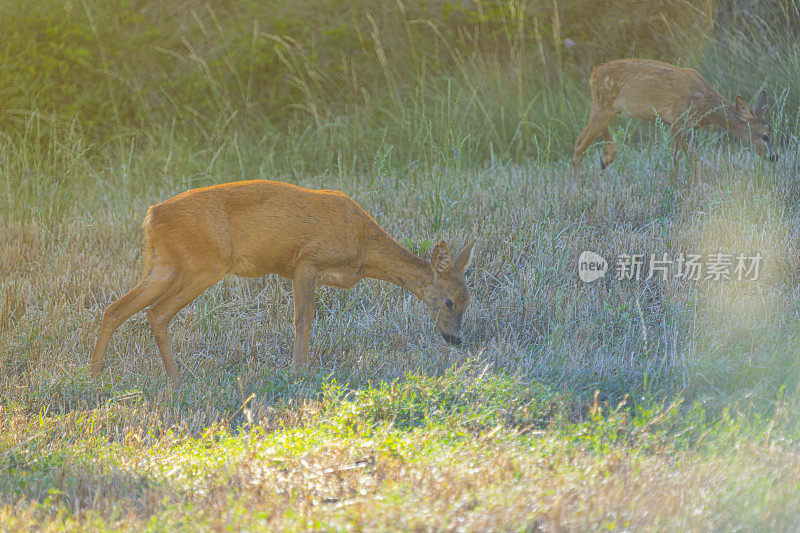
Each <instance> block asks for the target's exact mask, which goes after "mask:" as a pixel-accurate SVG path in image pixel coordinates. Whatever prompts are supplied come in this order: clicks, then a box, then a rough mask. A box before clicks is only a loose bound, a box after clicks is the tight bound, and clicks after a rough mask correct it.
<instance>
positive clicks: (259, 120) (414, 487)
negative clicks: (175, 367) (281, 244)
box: [0, 0, 800, 531]
mask: <svg viewBox="0 0 800 533" xmlns="http://www.w3.org/2000/svg"><path fill="white" fill-rule="evenodd" d="M734 4H735V5H736V7H735V8H732V7H730V5H728V4H720V5H716V4H715V3H714V2H705V3H694V2H680V1H671V2H664V3H660V7H658V6H657V7H653V6H655V3H653V6H651V5H650V4H648V3H640V4H637V6H638V7H635V8H630V9H628V10H624V9H622V8H620V10H619V12H616V11H614V9H613V8H609V12H608V13H606V14H605V16H604V17H601V18H600V19H592V20H587V19H586V16H585V10H586V9H587V7H586V6H587V5H588V3H587V2H574V3H572V2H570V3H569V4H564V5H559V4H556V3H553V2H528V3H522V2H512V3H507V4H502V5H501V4H495V3H476V4H474V5H473V4H469V5H467V4H462V3H458V4H449V3H444V2H442V3H435V2H431V3H409V4H404V3H401V2H375V3H372V2H364V3H358V2H355V3H352V5H349V6H347V7H343V6H342V4H340V3H338V2H321V3H314V2H275V3H274V5H273V6H272V7H271V9H270V10H266V8H264V6H263V5H262V3H260V2H247V1H241V2H219V3H214V4H213V7H212V5H211V4H208V3H205V2H200V1H189V2H174V1H171V0H160V1H156V2H150V3H140V2H134V1H131V2H123V3H112V2H104V1H102V0H85V1H83V2H71V1H68V0H47V1H45V2H41V3H39V4H38V7H37V8H36V9H28V8H29V4H28V3H27V2H23V1H21V0H19V1H15V0H12V1H9V2H5V3H3V4H0V21H9V20H10V21H13V22H14V23H13V24H0V38H2V43H4V46H2V47H0V299H1V301H0V472H2V476H0V526H1V527H2V528H3V529H8V530H18V529H23V528H29V529H34V530H60V529H90V530H106V529H107V530H111V529H132V530H142V529H151V530H173V529H193V530H194V529H213V530H217V529H250V530H365V529H366V530H467V531H484V530H515V531H516V530H524V531H536V530H544V531H549V530H562V529H564V530H598V529H606V530H748V531H750V530H786V531H792V530H796V529H797V528H798V526H800V523H799V522H800V518H798V517H799V516H800V506H798V504H797V502H798V501H800V448H798V438H800V424H799V423H800V418H798V415H797V411H798V402H800V359H798V353H800V352H799V351H798V348H800V315H799V314H798V309H799V308H800V307H799V304H800V278H798V274H799V273H800V272H799V271H798V266H797V265H798V264H800V246H798V242H799V241H798V239H799V238H800V235H798V233H799V232H800V230H798V228H799V227H800V211H799V210H798V208H797V206H798V201H800V185H798V180H797V176H798V173H799V171H800V159H798V151H797V140H798V135H799V134H800V122H799V121H800V113H798V109H800V106H799V104H800V93H798V84H797V81H798V79H800V57H799V56H798V55H797V54H798V51H797V50H798V47H797V42H796V38H794V37H793V33H792V31H794V28H796V27H797V23H798V21H800V16H798V11H797V5H796V4H795V3H794V2H784V1H774V2H766V3H764V2H762V3H760V4H757V3H750V2H736V3H734ZM611 29H613V30H614V31H610V30H611ZM570 43H572V44H570ZM628 55H632V56H639V57H656V58H659V59H665V60H669V61H673V62H675V63H678V64H681V65H687V66H693V67H694V68H697V69H698V70H699V71H700V72H701V73H702V74H703V75H704V76H705V77H706V79H708V80H709V81H710V82H711V83H712V84H713V85H715V86H716V87H717V88H718V89H719V90H720V91H721V92H722V93H723V94H724V95H726V96H727V97H732V96H735V95H736V94H737V93H741V94H743V95H744V96H745V97H746V98H747V99H748V100H749V101H750V102H751V103H752V101H753V97H754V96H755V94H757V92H758V91H760V90H761V89H766V90H767V91H768V95H769V98H770V102H771V105H770V108H769V110H768V117H769V118H770V120H771V121H772V123H773V126H774V128H775V131H776V139H777V143H778V145H779V150H780V152H781V157H780V159H779V160H778V161H777V162H776V163H774V164H773V163H769V162H767V161H764V160H761V159H759V158H757V157H756V156H755V155H754V154H752V153H751V152H749V151H748V150H747V147H742V146H741V145H740V144H739V143H738V142H737V141H735V140H731V139H730V138H729V137H728V136H726V135H725V134H723V133H722V132H718V131H712V132H703V133H698V134H697V136H696V138H695V143H696V146H697V147H698V149H699V151H700V154H701V162H700V167H699V168H700V175H699V178H700V179H699V180H698V179H697V176H695V169H694V168H686V165H685V164H683V162H682V161H679V162H678V165H677V169H676V170H677V173H678V178H677V181H675V182H674V183H673V182H670V180H669V178H668V176H669V174H670V172H671V171H672V169H673V167H672V165H673V162H672V160H671V159H670V157H669V148H668V143H669V134H668V131H667V130H666V128H664V127H663V125H660V124H657V123H656V124H651V125H644V124H641V123H638V122H636V121H626V120H619V121H617V122H615V123H614V125H613V127H612V134H613V135H614V138H615V140H616V141H617V142H618V145H619V147H620V154H619V156H618V158H617V160H616V161H615V162H614V164H613V165H612V166H611V167H609V168H608V169H606V170H605V171H603V172H602V173H601V172H600V168H599V164H598V161H597V159H598V158H597V154H598V153H599V151H600V149H601V146H600V143H599V142H598V143H597V145H596V146H594V147H592V148H590V150H589V152H588V153H587V158H586V160H585V162H584V168H583V175H582V177H581V179H580V180H579V181H577V182H576V181H575V180H574V179H573V178H572V175H571V168H570V164H569V160H570V158H571V148H572V143H573V142H574V139H575V138H576V137H577V135H578V133H579V132H580V130H581V128H582V126H583V125H584V123H585V120H586V117H587V115H588V89H587V87H586V79H587V77H588V73H589V72H590V70H591V66H592V65H594V64H597V63H598V62H600V61H603V60H607V59H612V58H615V57H622V56H628ZM251 178H264V179H277V180H281V181H288V182H291V183H295V184H297V185H302V186H306V187H313V188H332V189H339V190H342V191H344V192H346V193H347V194H348V195H350V196H351V197H352V198H353V199H354V200H356V201H357V202H358V203H359V204H360V205H362V206H363V207H364V209H365V210H366V211H367V212H368V213H370V214H371V215H372V216H373V217H374V218H375V220H376V221H377V222H378V223H379V224H381V225H382V226H383V227H384V228H385V229H386V230H387V231H388V232H389V233H390V234H391V235H392V236H394V237H395V238H396V239H397V240H398V242H400V243H401V244H403V245H404V246H406V247H407V248H409V249H410V250H412V251H414V252H415V253H418V254H420V255H421V256H424V257H427V256H428V255H429V253H430V250H431V248H432V245H434V244H435V243H437V242H438V241H439V240H440V239H444V240H446V241H447V242H448V243H449V244H450V245H451V246H452V247H453V248H460V246H462V245H463V244H464V243H465V242H467V240H468V239H470V238H474V237H478V239H479V241H478V245H477V248H476V255H475V259H474V261H473V264H472V267H471V268H470V270H469V271H468V273H467V280H468V284H469V286H470V288H471V291H472V303H471V305H470V307H469V310H468V312H467V314H466V315H465V323H464V327H463V334H464V338H463V340H464V343H463V344H462V346H461V347H460V348H453V347H451V346H449V345H446V344H445V343H444V342H443V341H442V340H441V338H440V337H439V335H438V333H437V332H436V331H435V329H434V328H433V326H432V325H431V322H430V318H429V315H428V311H427V310H426V309H425V308H424V306H423V304H421V303H420V302H418V301H416V300H415V299H414V298H413V297H412V296H411V295H410V294H409V293H407V292H404V291H402V290H401V289H399V288H397V287H395V286H393V285H388V284H385V283H381V282H377V281H371V280H364V281H362V282H360V283H359V284H358V285H357V286H356V287H354V288H353V289H352V290H349V291H343V290H336V289H331V288H319V289H318V291H317V315H316V320H315V323H314V326H313V329H312V341H311V358H312V363H313V364H312V367H311V368H310V369H309V370H308V371H307V372H306V373H304V374H303V375H301V376H299V377H294V376H292V375H291V374H290V373H289V365H290V359H291V350H292V340H293V326H292V312H293V311H292V297H291V282H290V281H287V280H284V279H281V278H278V277H275V276H272V277H266V278H259V279H244V278H233V277H231V278H225V279H224V280H223V281H221V282H220V283H218V284H217V285H215V286H214V287H212V288H211V289H209V290H208V291H207V292H205V293H204V294H203V295H201V296H200V297H199V298H198V299H197V300H196V301H195V302H193V303H192V304H191V305H189V306H188V307H187V308H186V309H184V310H183V311H181V312H180V313H179V314H178V316H177V317H176V318H175V320H174V321H173V322H172V326H171V328H170V331H171V335H172V343H173V347H174V348H175V351H176V356H177V358H178V361H179V366H180V372H181V377H182V383H181V385H180V386H179V387H175V388H173V387H170V386H169V385H168V380H167V379H166V376H165V374H164V369H163V366H162V363H161V359H160V357H159V356H158V353H157V349H156V346H155V343H154V341H153V338H152V334H151V332H150V328H149V325H148V324H147V320H146V318H145V316H144V314H143V313H140V314H138V315H135V316H134V317H133V318H131V319H130V320H129V321H128V322H126V323H125V324H124V325H123V326H122V327H121V328H120V329H119V330H118V331H117V333H116V335H115V336H114V339H113V340H112V342H111V345H110V347H109V351H108V353H107V355H106V358H105V360H104V366H103V373H102V375H101V376H100V378H99V379H92V378H90V377H89V375H88V368H87V366H88V357H89V353H90V351H91V348H92V346H93V343H94V340H95V336H96V334H97V329H98V327H99V324H100V320H101V318H102V313H103V310H104V309H105V307H106V306H107V305H108V304H109V303H111V302H112V301H114V300H115V299H116V298H118V297H119V296H121V295H122V294H124V293H125V292H126V291H127V290H128V289H129V288H131V287H132V286H133V285H134V284H135V283H136V281H137V279H138V276H139V274H140V270H141V245H142V234H141V229H140V226H141V222H142V218H143V217H144V213H145V211H146V209H147V207H148V206H149V205H151V204H153V203H155V202H158V201H161V200H163V199H165V198H168V197H169V196H172V195H174V194H176V193H178V192H182V191H184V190H186V189H188V188H191V187H196V186H203V185H209V184H213V183H223V182H227V181H234V180H238V179H251ZM585 250H590V251H594V252H597V253H599V254H600V255H602V256H603V257H605V258H607V259H611V258H613V257H616V256H619V255H620V254H632V253H643V254H651V253H652V254H661V253H668V254H675V253H678V252H680V251H684V252H693V253H701V254H710V253H716V252H723V253H730V254H738V253H746V254H755V253H760V254H761V255H762V256H763V258H764V260H763V268H762V270H761V272H760V273H759V276H758V279H757V280H741V281H738V280H721V281H713V280H700V281H697V282H693V281H687V280H676V279H673V278H668V279H666V280H665V279H661V278H660V277H658V276H656V277H653V278H650V279H640V280H616V279H613V278H612V277H610V276H607V277H605V278H603V279H601V280H598V281H595V282H593V283H583V282H581V281H580V280H579V279H578V276H577V265H576V261H577V258H578V256H579V255H580V253H581V252H583V251H585Z"/></svg>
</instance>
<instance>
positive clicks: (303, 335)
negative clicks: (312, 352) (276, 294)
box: [292, 269, 317, 374]
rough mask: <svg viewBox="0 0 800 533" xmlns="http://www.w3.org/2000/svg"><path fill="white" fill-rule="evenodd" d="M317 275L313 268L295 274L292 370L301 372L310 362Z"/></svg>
mask: <svg viewBox="0 0 800 533" xmlns="http://www.w3.org/2000/svg"><path fill="white" fill-rule="evenodd" d="M316 286H317V282H316V276H315V275H314V272H313V271H312V270H310V269H309V270H305V271H301V272H298V273H297V274H296V275H295V278H294V282H293V287H292V293H293V295H294V350H293V351H292V372H293V373H295V374H297V373H299V372H300V371H301V370H302V369H303V368H304V367H305V366H306V365H307V364H308V350H309V344H310V342H311V324H312V323H313V322H314V291H315V290H316Z"/></svg>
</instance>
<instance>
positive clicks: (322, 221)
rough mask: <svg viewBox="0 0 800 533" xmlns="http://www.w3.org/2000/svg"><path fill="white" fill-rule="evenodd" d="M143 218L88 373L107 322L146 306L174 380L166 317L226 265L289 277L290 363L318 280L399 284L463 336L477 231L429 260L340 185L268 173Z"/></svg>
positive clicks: (454, 339)
mask: <svg viewBox="0 0 800 533" xmlns="http://www.w3.org/2000/svg"><path fill="white" fill-rule="evenodd" d="M142 227H143V228H144V232H145V261H144V274H143V276H142V279H141V281H140V282H139V284H138V285H136V286H135V287H134V288H133V289H131V290H130V292H128V293H127V294H125V295H124V296H123V297H122V298H120V299H119V300H117V301H115V302H114V303H112V304H111V305H109V306H108V308H107V309H106V311H105V314H104V316H103V323H102V325H101V326H100V332H99V334H98V336H97V344H96V345H95V348H94V353H93V354H92V360H91V366H90V368H91V372H92V375H94V376H97V375H98V374H99V372H100V363H101V361H102V360H103V355H104V353H105V351H106V347H107V346H108V342H109V340H110V339H111V335H112V334H113V333H114V331H115V330H116V329H117V328H118V327H119V326H120V324H122V323H123V322H124V321H125V320H127V319H128V318H130V317H131V316H132V315H133V314H134V313H136V312H138V311H140V310H142V309H144V308H145V307H148V306H149V308H148V310H147V319H148V320H149V322H150V327H151V329H152V330H153V335H154V336H155V339H156V343H157V344H158V349H159V351H160V352H161V358H162V360H163V361H164V367H165V369H166V371H167V375H168V376H169V378H170V380H171V381H172V382H173V383H174V384H177V382H178V366H177V364H176V362H175V357H174V356H173V354H172V349H171V348H170V342H169V337H168V336H167V326H168V325H169V322H170V320H172V317H173V316H175V314H176V313H177V312H178V311H179V310H181V309H182V308H183V307H184V306H186V305H187V304H188V303H190V302H191V301H192V300H194V299H195V298H197V296H199V295H200V293H202V292H203V291H205V290H206V289H207V288H208V287H210V286H211V285H213V284H214V283H216V282H217V281H219V280H220V279H221V278H222V277H223V276H224V275H225V274H228V273H230V274H236V275H239V276H250V277H261V276H265V275H267V274H278V275H280V276H283V277H285V278H289V279H291V280H293V292H294V331H295V339H294V352H293V356H292V369H293V371H295V372H297V371H299V370H300V369H301V368H302V367H304V366H305V365H306V363H307V362H308V349H309V341H310V335H311V322H312V321H313V318H314V289H315V287H316V286H317V285H330V286H334V287H342V288H345V289H349V288H351V287H352V286H353V285H355V284H356V282H357V281H358V280H360V279H361V278H375V279H380V280H384V281H389V282H391V283H394V284H396V285H400V286H401V287H404V288H406V289H408V290H409V291H411V293H412V294H413V295H414V296H416V297H417V298H419V299H420V300H422V301H423V302H424V303H425V304H427V306H428V308H429V309H430V310H431V312H432V314H433V317H434V320H435V321H436V328H437V329H438V330H439V332H440V333H441V334H442V337H444V339H445V340H446V341H447V342H448V343H451V344H460V343H461V319H462V317H463V316H464V311H465V310H466V308H467V305H469V291H468V289H467V285H466V283H465V281H464V271H465V270H466V269H467V267H468V266H469V264H470V261H471V260H472V251H473V248H474V245H475V241H474V240H473V241H472V242H470V243H469V244H467V246H466V247H464V249H463V250H461V252H459V254H458V255H457V256H456V257H455V259H452V258H451V255H450V250H449V249H448V247H447V244H445V243H444V242H442V243H440V244H438V245H436V247H435V248H434V249H433V255H432V258H431V262H430V263H428V262H427V261H425V260H423V259H420V258H419V257H417V256H416V255H414V254H412V253H411V252H409V251H408V250H406V249H405V248H403V247H402V246H400V245H399V244H397V242H395V241H394V239H392V238H391V237H390V236H389V235H388V234H387V233H386V232H385V231H384V230H383V229H382V228H381V227H380V226H378V224H377V223H376V222H375V221H374V220H373V219H372V217H370V216H369V215H368V214H367V213H366V212H364V210H363V209H361V207H360V206H359V205H358V204H357V203H355V202H354V201H353V200H351V199H350V198H349V197H348V196H346V195H345V194H343V193H341V192H338V191H325V190H319V191H317V190H310V189H303V188H301V187H296V186H294V185H289V184H287V183H280V182H276V181H265V180H254V181H241V182H237V183H227V184H224V185H216V186H212V187H205V188H201V189H194V190H191V191H187V192H185V193H182V194H179V195H177V196H175V197H173V198H170V199H169V200H166V201H164V202H161V203H159V204H156V205H154V206H151V207H150V209H149V210H148V211H147V215H146V216H145V219H144V224H143V225H142Z"/></svg>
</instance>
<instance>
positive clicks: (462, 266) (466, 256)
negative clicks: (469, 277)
mask: <svg viewBox="0 0 800 533" xmlns="http://www.w3.org/2000/svg"><path fill="white" fill-rule="evenodd" d="M477 240H478V239H472V241H470V242H469V243H468V244H467V245H466V246H465V247H464V248H462V249H461V251H460V252H458V255H457V256H456V260H455V261H453V268H454V269H456V270H458V271H459V272H461V273H462V274H463V273H464V272H465V271H466V270H467V268H468V267H469V265H470V263H472V252H473V251H474V250H475V242H477Z"/></svg>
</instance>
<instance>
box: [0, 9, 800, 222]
mask: <svg viewBox="0 0 800 533" xmlns="http://www.w3.org/2000/svg"><path fill="white" fill-rule="evenodd" d="M587 5H588V4H586V3H585V2H574V3H569V4H563V5H560V4H557V3H555V2H549V1H544V0H542V1H534V2H510V3H495V2H478V3H475V4H450V3H447V2H441V3H430V4H427V3H426V4H418V3H403V2H399V1H397V2H391V1H382V2H357V3H348V4H341V3H339V2H324V3H318V2H288V1H287V2H270V3H269V5H267V4H263V3H261V2H255V1H243V2H218V3H214V4H213V5H212V4H209V3H205V2H200V1H190V2H181V3H176V2H173V1H169V0H161V1H157V2H149V3H147V4H146V5H142V4H137V3H122V4H119V3H117V2H106V1H103V0H83V1H81V2H75V1H70V0H47V1H45V2H37V3H36V4H35V5H32V4H30V3H28V2H23V1H20V0H15V1H10V2H4V3H3V4H2V6H0V19H2V20H4V21H6V23H5V24H4V25H2V26H0V37H1V38H2V41H3V42H5V43H6V46H4V47H2V48H0V72H2V75H0V151H2V153H3V154H4V157H3V160H2V163H0V172H1V174H0V191H2V192H0V194H2V197H0V213H2V214H3V215H4V216H8V217H13V218H17V217H20V216H40V217H48V218H49V217H55V218H58V217H60V216H62V215H63V214H65V213H67V212H70V211H71V210H73V209H75V208H76V207H79V206H80V201H81V200H85V199H87V198H97V195H98V194H103V192H104V191H119V190H120V186H121V187H122V190H124V191H128V192H132V193H133V192H135V193H136V194H141V193H142V192H143V191H145V190H148V189H151V188H153V187H158V184H159V182H162V181H168V182H172V183H180V184H183V183H185V184H186V185H197V184H203V183H208V182H209V181H210V179H211V178H210V176H212V175H214V176H221V175H222V174H224V175H226V176H229V177H230V178H239V177H267V176H268V177H279V178H281V177H283V178H287V177H288V179H291V176H297V175H309V174H311V175H313V174H335V175H338V176H347V177H348V178H347V179H350V180H355V181H359V180H360V178H358V176H368V177H369V178H368V179H375V178H376V177H378V176H382V175H385V174H387V173H393V174H396V175H404V176H408V177H409V178H410V179H411V180H412V182H414V183H415V186H418V183H416V181H414V180H415V178H414V176H416V175H418V174H419V172H425V173H428V172H430V171H437V170H441V169H444V168H448V169H455V170H462V169H468V168H476V167H479V166H481V165H484V164H487V163H491V162H523V161H531V160H532V161H536V162H540V163H541V162H545V161H552V160H558V159H561V158H563V157H565V156H567V155H568V154H569V153H570V152H571V147H572V143H573V142H574V139H575V138H576V136H577V134H578V133H579V132H580V129H581V128H582V126H583V123H584V121H585V120H586V116H587V113H588V109H587V106H588V88H587V86H586V79H587V77H588V74H589V72H590V71H591V68H592V67H593V66H594V65H596V64H598V63H599V62H601V61H604V60H609V59H615V58H618V57H623V56H639V57H654V58H660V59H665V60H669V61H673V62H677V63H680V64H683V65H691V66H695V67H696V68H698V69H699V70H700V71H701V72H702V73H703V74H704V75H706V76H707V77H708V78H709V80H710V81H712V82H713V83H714V84H715V85H716V86H718V87H719V88H720V90H721V91H722V92H723V93H725V94H727V95H729V96H730V95H733V94H734V93H736V92H742V93H743V94H745V95H747V96H751V95H753V94H755V92H756V91H758V90H759V89H761V88H766V89H767V90H768V93H769V94H770V97H771V98H772V100H773V101H774V102H775V105H774V106H773V108H772V110H771V111H773V112H777V113H776V115H777V116H779V117H780V119H779V120H778V124H777V126H778V127H779V131H781V132H782V133H783V134H791V135H796V133H797V131H798V116H800V115H798V112H797V109H798V103H799V102H800V98H798V94H797V83H796V82H797V79H798V75H799V73H800V56H798V54H797V48H796V46H795V44H796V43H795V41H794V39H793V38H792V37H791V35H790V34H787V32H786V31H785V29H786V28H787V27H791V26H792V25H793V24H794V23H795V21H796V20H797V19H798V16H797V10H796V6H794V4H792V3H786V2H784V3H782V2H780V1H775V2H772V3H770V4H769V6H767V7H763V6H762V7H760V8H758V7H753V6H747V7H744V8H741V9H738V10H733V11H730V10H726V9H723V8H718V9H717V11H716V12H715V4H714V3H713V2H710V1H709V2H701V3H700V4H697V3H693V2H686V1H682V0H671V1H669V2H665V3H662V4H659V5H660V7H658V8H657V9H656V8H654V7H653V6H650V5H648V4H643V5H642V6H638V7H634V8H630V9H628V7H630V6H628V7H625V8H623V7H613V6H610V7H608V9H607V10H606V12H604V14H603V17H600V18H598V17H595V16H590V15H588V14H587V10H586V9H587ZM571 43H574V44H571ZM645 131H647V130H645ZM179 161H180V162H181V163H182V164H180V165H177V166H181V167H187V169H186V170H183V171H182V172H181V171H180V170H177V169H176V164H177V163H178V162H179ZM183 163H186V164H185V165H184V164H183ZM45 167H46V168H45ZM123 169H124V170H123ZM134 182H137V183H134ZM54 191H58V192H57V193H56V192H54Z"/></svg>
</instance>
